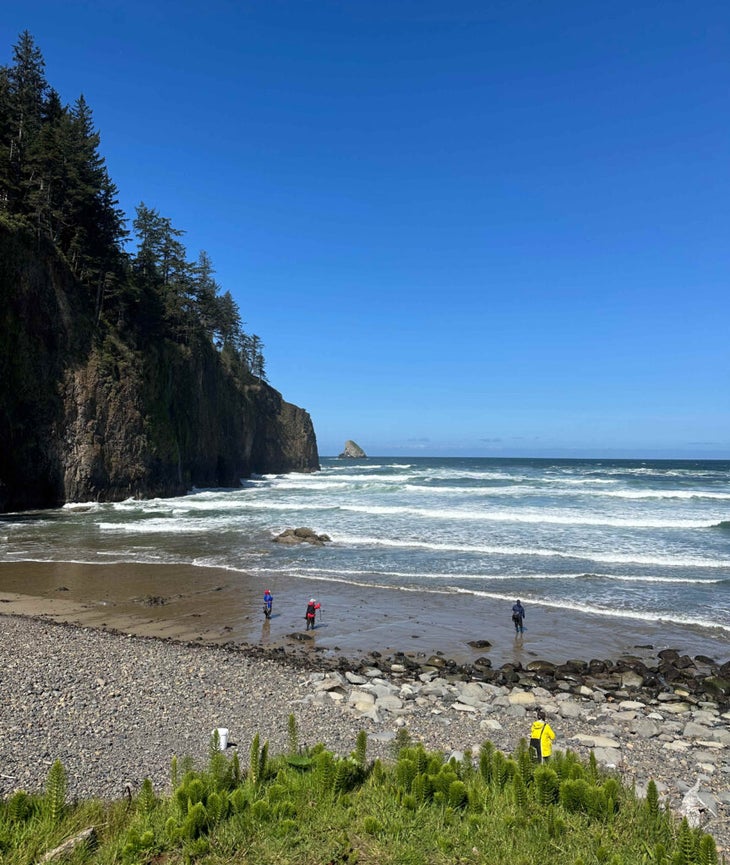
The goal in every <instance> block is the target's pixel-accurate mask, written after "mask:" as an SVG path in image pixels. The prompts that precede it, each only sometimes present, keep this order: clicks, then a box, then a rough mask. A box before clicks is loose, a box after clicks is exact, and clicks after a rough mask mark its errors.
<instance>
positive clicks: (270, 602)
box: [264, 589, 274, 619]
mask: <svg viewBox="0 0 730 865" xmlns="http://www.w3.org/2000/svg"><path fill="white" fill-rule="evenodd" d="M273 606H274V596H273V595H272V594H271V592H270V591H269V590H268V589H267V590H266V591H265V592H264V615H265V616H266V618H267V619H270V618H271V610H272V607H273Z"/></svg>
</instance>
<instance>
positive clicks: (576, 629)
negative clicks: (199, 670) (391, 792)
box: [0, 562, 730, 667]
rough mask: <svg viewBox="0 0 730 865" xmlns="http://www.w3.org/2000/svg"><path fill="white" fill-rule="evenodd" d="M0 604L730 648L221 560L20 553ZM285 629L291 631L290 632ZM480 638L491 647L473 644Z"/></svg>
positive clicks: (323, 627) (204, 626) (219, 640)
mask: <svg viewBox="0 0 730 865" xmlns="http://www.w3.org/2000/svg"><path fill="white" fill-rule="evenodd" d="M264 588H269V589H271V591H272V592H273V595H274V615H273V617H272V618H271V620H270V621H266V620H265V619H264V617H263V615H262V612H261V600H260V599H261V596H262V593H263V589H264ZM311 596H313V597H316V598H317V600H319V601H320V602H321V603H322V611H321V615H320V618H319V620H318V624H317V628H316V630H315V631H314V632H313V633H312V634H311V639H308V638H305V639H301V637H302V636H306V637H309V636H310V635H304V633H303V632H304V618H303V617H304V609H305V606H306V602H307V600H308V598H309V597H311ZM0 604H1V605H2V608H1V609H2V612H3V613H8V614H19V615H28V616H42V617H46V618H49V619H51V620H53V621H58V622H68V623H70V624H77V625H82V626H85V627H92V628H99V629H103V630H110V631H118V632H123V633H129V634H135V635H139V636H146V637H160V638H167V639H173V640H179V641H182V642H197V643H200V644H203V645H222V644H226V643H229V644H233V645H236V646H241V647H243V646H246V645H251V646H259V647H263V648H271V649H273V648H283V649H284V650H285V651H286V652H291V653H305V654H307V653H311V654H313V655H316V656H318V657H320V658H322V659H326V658H331V659H336V658H337V657H341V656H343V657H347V658H353V659H361V658H364V657H367V656H368V655H369V654H370V653H371V652H373V651H377V652H380V653H381V654H382V655H392V654H395V653H397V652H403V653H405V654H411V655H412V656H413V657H414V658H421V659H423V658H426V657H428V656H430V655H432V654H435V653H442V654H443V656H444V657H445V658H449V659H453V660H454V661H456V662H457V663H459V664H464V663H470V662H473V661H474V660H476V659H477V658H478V657H480V656H486V657H488V658H489V659H490V660H491V661H492V665H493V666H495V667H496V666H499V665H501V664H503V663H506V662H521V663H527V662H529V661H531V660H534V659H537V658H540V659H544V660H550V661H552V662H554V663H562V662H563V661H565V660H568V659H570V658H580V659H584V660H589V659H591V658H617V657H619V656H620V655H622V654H626V653H629V654H636V653H637V647H642V648H646V649H648V648H651V650H652V652H653V653H655V652H656V651H659V650H661V649H663V648H675V649H677V650H678V651H680V653H682V654H685V653H686V654H689V655H692V656H694V655H698V654H702V655H707V656H709V657H712V658H713V659H715V660H716V661H718V662H719V663H722V662H724V661H726V660H728V659H729V658H730V639H728V637H727V635H725V633H724V632H722V631H720V630H719V629H718V631H717V632H716V633H715V634H714V635H713V636H707V634H706V633H699V632H697V631H696V630H693V629H691V628H689V627H682V626H680V625H677V624H674V623H665V622H661V621H656V622H649V621H646V622H645V621H640V620H637V619H632V618H624V619H620V620H617V619H615V618H603V617H600V616H593V615H586V614H581V613H577V612H575V611H572V610H556V609H551V608H548V607H540V606H528V608H527V618H526V623H525V624H526V631H525V634H524V635H523V636H522V637H521V638H519V639H518V638H516V637H515V634H514V628H513V626H512V623H511V621H510V608H509V605H506V606H503V605H501V604H497V603H496V602H494V601H491V600H489V599H474V598H469V599H468V600H466V599H465V600H463V601H462V600H461V599H460V598H459V596H454V595H453V594H449V595H446V594H444V595H439V594H433V593H428V594H426V593H420V592H413V591H405V590H402V589H400V590H399V589H386V588H372V587H358V586H353V585H352V584H351V583H347V582H341V583H340V582H335V581H331V580H328V581H320V580H316V579H311V580H306V581H304V580H301V579H294V578H290V579H287V578H283V577H277V578H275V579H274V580H272V581H271V582H269V583H268V584H267V585H266V586H264V585H263V584H262V583H261V580H260V578H256V577H253V576H247V575H246V574H242V573H241V572H230V571H227V570H225V569H217V568H199V567H194V566H181V565H149V564H144V565H135V564H102V565H98V564H93V565H92V564H78V563H63V562H18V563H2V564H0ZM292 635H298V637H297V636H292ZM474 641H488V642H489V643H491V646H490V647H488V648H484V647H482V648H474V647H472V646H470V645H469V643H470V642H474Z"/></svg>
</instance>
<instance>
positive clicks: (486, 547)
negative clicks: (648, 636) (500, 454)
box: [0, 457, 730, 641]
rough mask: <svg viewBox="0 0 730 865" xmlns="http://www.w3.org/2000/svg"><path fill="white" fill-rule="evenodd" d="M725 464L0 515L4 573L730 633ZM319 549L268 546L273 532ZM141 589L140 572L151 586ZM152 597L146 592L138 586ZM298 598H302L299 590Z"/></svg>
mask: <svg viewBox="0 0 730 865" xmlns="http://www.w3.org/2000/svg"><path fill="white" fill-rule="evenodd" d="M729 509H730V462H724V461H676V462H674V461H665V460H661V461H650V460H568V459H566V460H547V459H481V458H473V459H461V458H446V459H441V458H425V457H424V458H422V457H414V458H402V457H399V458H377V457H376V458H370V459H366V460H348V461H344V460H339V459H323V460H322V470H321V471H320V472H318V473H315V474H308V475H307V474H287V475H266V476H261V477H254V478H251V479H247V480H245V481H242V485H241V487H240V489H235V490H229V489H226V490H218V489H215V490H211V489H206V490H192V491H191V492H190V493H189V494H188V495H186V496H183V497H180V498H173V499H153V500H147V501H141V500H136V499H135V500H132V499H130V500H127V501H123V502H119V503H94V502H80V503H75V504H69V505H67V506H65V507H63V508H60V509H58V510H52V511H42V512H32V513H23V514H10V515H4V516H2V517H0V540H1V541H2V544H1V546H0V562H34V561H35V562H81V563H89V564H101V563H107V564H110V563H134V564H150V565H153V564H173V565H174V564H180V565H182V564H185V565H193V566H196V567H197V568H201V569H205V568H216V569H224V570H225V571H226V572H227V574H228V576H229V579H230V581H232V583H233V584H234V585H235V581H236V579H237V575H239V574H240V575H243V574H246V575H249V576H253V578H254V579H255V580H256V581H257V582H259V584H260V586H261V590H263V588H264V587H265V584H268V583H269V582H271V581H272V580H275V579H276V577H277V575H280V576H286V578H287V579H289V580H292V579H293V580H302V581H303V583H306V582H307V581H310V580H313V579H316V580H318V581H320V584H321V583H322V582H324V583H328V584H330V585H331V591H332V592H333V593H336V591H337V585H338V584H339V585H342V584H349V585H350V586H357V587H362V588H363V589H364V590H366V589H367V588H368V587H373V588H375V587H377V588H378V589H386V590H387V589H404V590H410V591H415V592H418V593H424V594H428V595H430V596H432V598H431V600H434V599H435V600H437V601H438V599H441V600H442V602H443V603H445V604H446V603H451V602H453V600H454V599H455V598H458V599H459V600H460V601H468V600H470V599H471V600H475V601H476V600H478V599H493V600H494V601H497V602H500V603H503V604H504V605H506V606H507V607H509V606H511V604H512V603H513V602H514V600H515V599H516V598H520V599H521V600H522V602H523V604H525V606H526V607H527V609H528V619H527V622H528V626H529V622H530V616H529V611H530V610H531V609H535V608H536V607H541V608H546V609H550V608H552V609H555V610H562V611H575V612H578V613H587V614H592V615H593V616H598V617H601V618H602V619H603V620H604V621H605V624H606V625H607V626H608V627H611V626H612V624H613V623H615V625H616V627H620V626H621V622H626V620H627V619H631V620H635V622H636V620H638V621H639V622H641V621H647V622H658V621H661V622H664V623H667V624H669V625H671V624H676V625H681V626H682V627H689V628H691V629H692V630H693V631H695V632H696V633H698V634H704V635H705V636H706V637H710V638H717V639H720V640H722V641H724V640H725V639H726V638H727V637H728V635H730V510H729ZM298 526H307V527H310V528H312V529H314V530H315V531H316V532H318V533H326V534H327V535H329V536H330V538H331V542H329V543H327V544H326V545H325V546H324V547H313V546H310V545H300V546H296V547H291V546H283V545H279V544H273V543H272V542H271V539H272V537H273V536H274V535H276V534H278V533H279V532H281V531H283V530H284V529H286V528H290V527H292V528H294V527H298ZM151 573H153V570H152V571H151ZM149 591H150V593H151V594H154V586H150V589H149ZM302 591H303V592H304V593H306V591H307V589H306V586H304V585H303V589H302Z"/></svg>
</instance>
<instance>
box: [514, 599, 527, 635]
mask: <svg viewBox="0 0 730 865" xmlns="http://www.w3.org/2000/svg"><path fill="white" fill-rule="evenodd" d="M512 624H513V625H514V626H515V634H521V633H522V632H523V631H524V630H525V608H524V607H523V606H522V604H521V603H520V601H519V600H518V601H517V603H516V604H515V605H514V606H513V607H512Z"/></svg>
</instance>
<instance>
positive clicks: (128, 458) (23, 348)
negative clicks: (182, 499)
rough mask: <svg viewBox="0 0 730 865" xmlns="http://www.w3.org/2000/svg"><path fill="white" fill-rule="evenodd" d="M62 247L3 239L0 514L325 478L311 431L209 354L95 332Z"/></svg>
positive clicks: (278, 399) (83, 291)
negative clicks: (258, 480) (265, 478)
mask: <svg viewBox="0 0 730 865" xmlns="http://www.w3.org/2000/svg"><path fill="white" fill-rule="evenodd" d="M88 295H89V289H88V288H87V287H84V286H82V285H81V284H79V283H78V282H76V281H75V280H74V279H73V278H72V276H71V274H70V271H69V269H68V267H67V266H66V264H65V262H64V260H63V259H62V258H61V257H60V256H59V255H58V253H57V252H55V250H54V249H53V248H51V247H50V246H48V245H44V244H43V243H42V242H39V241H37V240H36V239H34V238H33V237H31V236H28V235H27V234H22V233H19V232H17V231H11V230H9V229H8V228H6V227H3V226H0V511H10V510H27V509H30V508H42V507H54V506H58V505H59V504H62V503H64V502H66V501H88V500H119V499H123V498H126V497H129V496H140V497H150V496H169V495H179V494H182V493H184V492H186V491H187V490H189V489H190V488H191V487H192V486H237V485H238V483H239V480H240V478H242V477H247V476H248V475H250V474H251V473H254V472H255V473H274V472H276V473H278V472H286V471H314V470H316V469H318V468H319V457H318V453H317V443H316V438H315V434H314V430H313V427H312V422H311V419H310V417H309V415H308V414H307V412H306V411H304V410H303V409H301V408H298V407H297V406H293V405H291V404H290V403H287V402H286V401H285V400H284V399H283V398H282V396H281V394H279V393H278V392H277V391H275V390H274V389H273V388H271V387H270V386H269V385H268V384H266V383H265V382H262V381H260V380H259V379H258V378H256V377H255V376H253V375H248V374H243V373H242V372H241V370H240V369H234V368H233V367H232V366H231V365H230V364H227V363H226V358H225V356H224V355H222V354H221V353H220V352H219V351H217V350H216V349H215V348H214V346H213V345H212V344H211V343H208V344H206V343H200V342H198V343H196V344H195V345H194V346H193V345H184V344H181V343H180V342H173V341H170V340H169V339H162V340H149V341H148V342H147V343H145V342H144V341H143V340H140V338H139V332H140V331H139V328H137V330H136V331H135V338H131V337H130V338H127V334H126V333H125V330H124V328H110V327H100V325H99V322H98V317H95V316H94V315H93V314H92V313H91V312H90V310H93V308H94V305H93V303H90V302H89V297H88Z"/></svg>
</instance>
